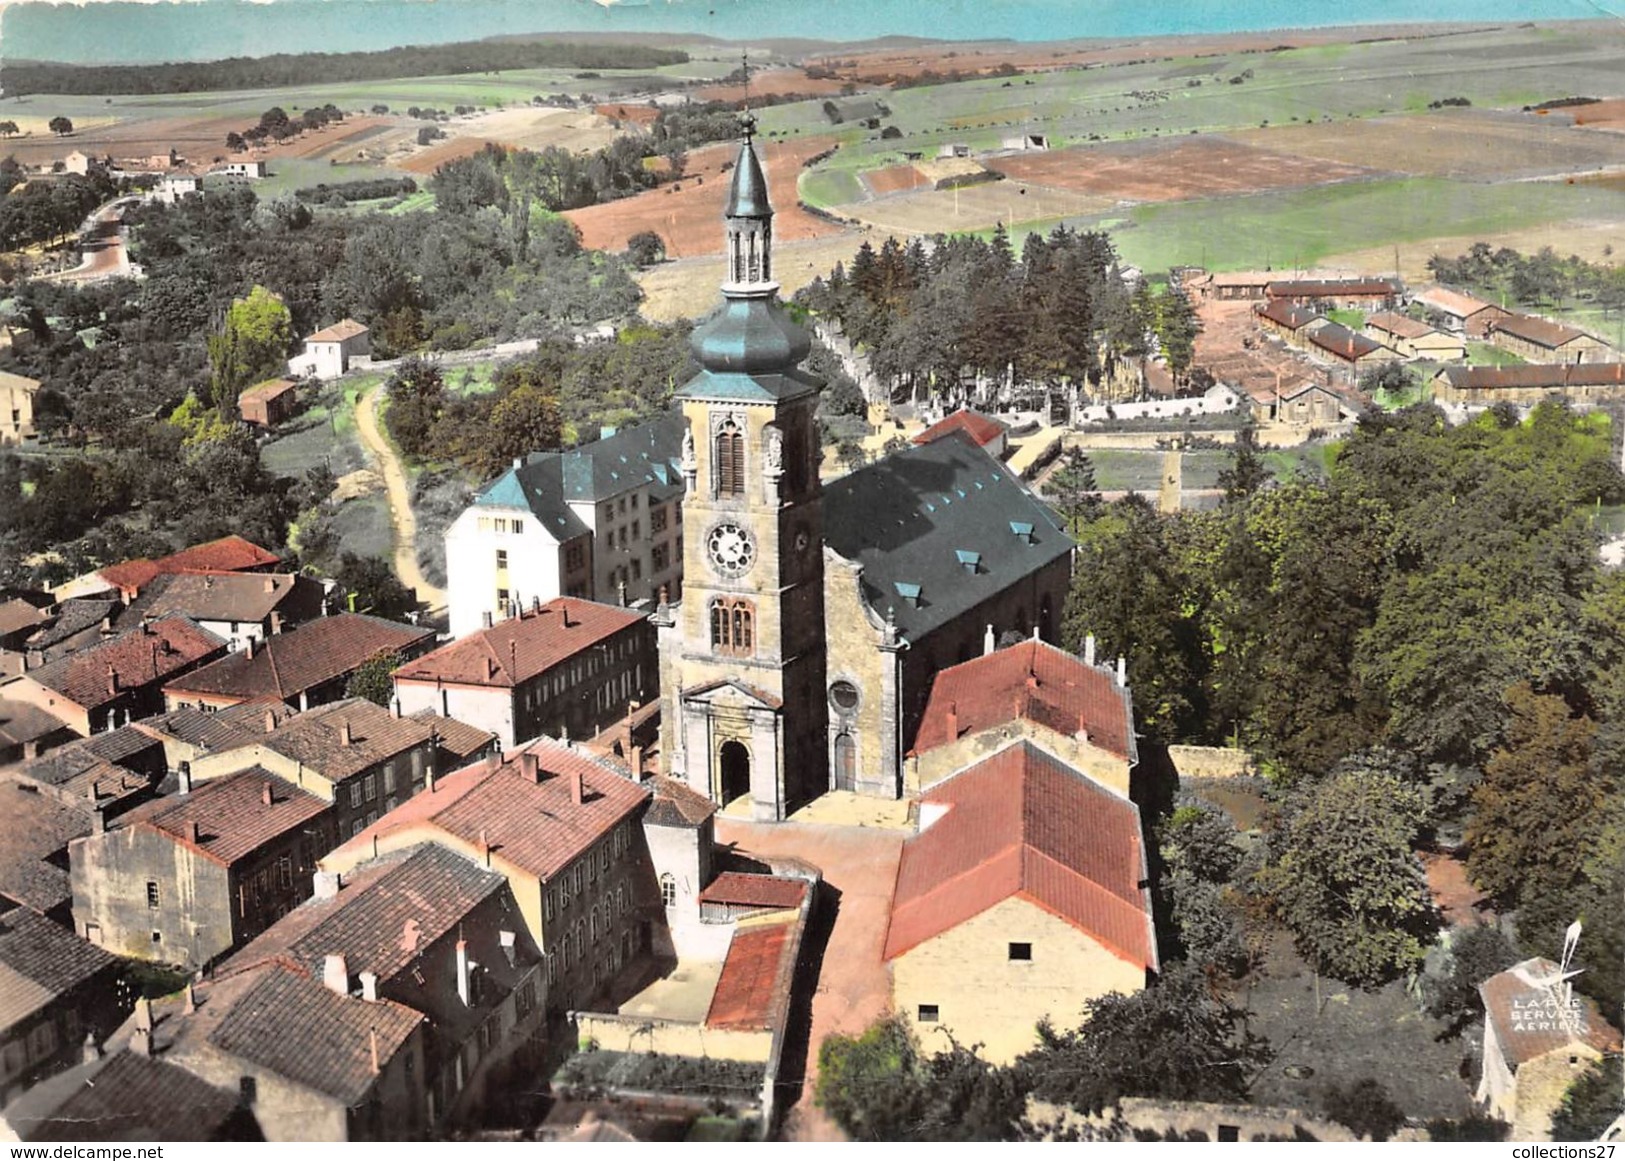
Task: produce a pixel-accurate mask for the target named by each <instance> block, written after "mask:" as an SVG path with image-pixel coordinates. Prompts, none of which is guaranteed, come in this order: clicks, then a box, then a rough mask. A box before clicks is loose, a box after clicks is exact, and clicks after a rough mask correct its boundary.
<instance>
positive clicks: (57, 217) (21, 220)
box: [0, 157, 118, 250]
mask: <svg viewBox="0 0 1625 1161" xmlns="http://www.w3.org/2000/svg"><path fill="white" fill-rule="evenodd" d="M117 193H118V186H117V184H116V183H115V182H114V181H113V180H112V179H111V178H109V177H108V176H107V171H106V170H104V169H101V168H100V167H95V168H92V169H91V171H90V172H89V173H87V174H84V175H80V174H77V173H69V174H61V175H59V176H57V177H54V178H52V179H50V180H48V181H32V182H26V183H25V182H24V174H23V170H22V167H21V166H20V165H18V164H17V161H16V159H15V158H12V157H7V158H5V159H4V160H0V250H20V249H22V248H23V247H25V246H32V245H34V244H36V243H41V242H45V243H49V242H54V241H55V240H57V239H58V238H62V237H65V236H67V235H68V234H71V233H72V232H73V231H75V230H77V229H78V228H79V224H80V223H81V222H83V221H84V220H85V216H86V215H87V214H89V213H90V211H92V210H94V209H95V208H96V207H97V206H99V205H101V204H102V203H103V202H104V201H106V200H107V199H109V198H111V197H113V196H114V195H115V194H117Z"/></svg>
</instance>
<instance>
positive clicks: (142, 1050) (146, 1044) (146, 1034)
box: [130, 1028, 152, 1056]
mask: <svg viewBox="0 0 1625 1161" xmlns="http://www.w3.org/2000/svg"><path fill="white" fill-rule="evenodd" d="M130 1051H131V1052H133V1053H135V1054H136V1055H137V1056H151V1055H152V1031H151V1030H150V1029H147V1028H137V1029H136V1030H135V1035H133V1036H131V1037H130Z"/></svg>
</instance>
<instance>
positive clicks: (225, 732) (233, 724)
mask: <svg viewBox="0 0 1625 1161" xmlns="http://www.w3.org/2000/svg"><path fill="white" fill-rule="evenodd" d="M294 712H295V711H294V710H293V709H292V707H290V706H289V705H288V704H287V703H286V702H284V701H281V700H279V699H277V698H260V699H258V700H256V701H245V702H239V703H238V704H236V705H232V706H226V707H225V708H224V709H221V710H217V711H216V712H214V713H208V712H205V711H204V710H200V709H197V708H195V707H193V706H182V707H181V708H180V709H178V710H172V711H171V712H169V713H167V714H159V715H158V716H157V717H151V718H143V719H142V720H140V721H139V722H132V723H130V724H131V727H132V728H134V729H136V730H139V731H141V732H142V733H143V734H146V735H147V736H148V737H152V738H158V739H169V740H173V741H177V742H185V743H187V744H188V745H191V746H196V747H197V748H198V749H200V750H208V751H220V750H235V749H237V748H238V747H239V746H248V745H252V744H253V743H254V742H256V741H258V740H259V739H260V738H261V737H263V736H264V735H265V734H267V733H269V732H270V731H269V730H267V729H266V728H265V726H266V715H267V714H270V715H271V717H272V718H273V719H274V720H275V725H281V724H282V723H283V722H285V721H287V720H288V719H289V718H290V717H292V716H293V715H294Z"/></svg>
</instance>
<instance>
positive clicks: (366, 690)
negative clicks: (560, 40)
mask: <svg viewBox="0 0 1625 1161" xmlns="http://www.w3.org/2000/svg"><path fill="white" fill-rule="evenodd" d="M405 664H406V658H405V657H403V656H402V655H401V654H400V653H398V652H396V651H395V650H393V649H382V650H380V651H379V652H377V653H375V654H373V655H372V656H371V657H369V658H368V659H367V660H366V661H365V662H363V663H362V664H361V666H360V667H359V668H358V669H356V671H355V672H354V673H352V674H350V680H349V681H347V682H346V683H345V685H344V696H345V697H364V698H366V699H367V700H368V701H370V702H372V703H373V704H374V705H381V706H385V707H387V706H388V705H389V703H390V700H391V699H392V698H393V697H394V696H395V682H394V679H393V678H392V677H391V676H390V675H391V674H392V673H394V672H395V671H396V670H397V669H399V668H400V667H401V666H403V665H405Z"/></svg>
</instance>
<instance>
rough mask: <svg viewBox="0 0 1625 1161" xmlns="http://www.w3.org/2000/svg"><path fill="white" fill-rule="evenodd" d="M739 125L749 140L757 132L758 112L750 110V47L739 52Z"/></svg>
mask: <svg viewBox="0 0 1625 1161" xmlns="http://www.w3.org/2000/svg"><path fill="white" fill-rule="evenodd" d="M739 78H740V81H739V84H740V90H741V93H740V98H739V126H740V128H741V129H743V130H744V131H745V139H746V140H747V141H748V140H750V138H751V137H752V136H754V135H755V133H756V114H754V113H752V112H751V111H750V49H748V48H747V49H745V50H743V51H742V52H741V53H740V54H739Z"/></svg>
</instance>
